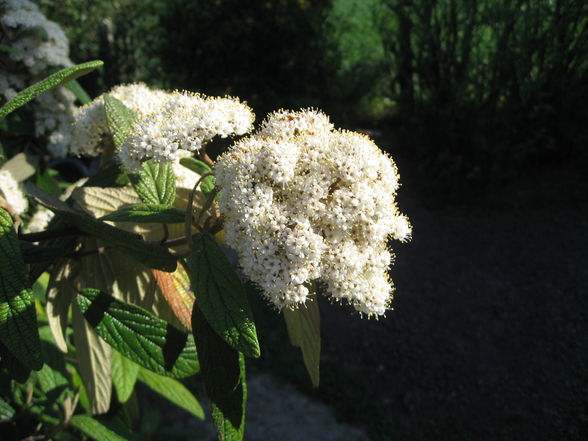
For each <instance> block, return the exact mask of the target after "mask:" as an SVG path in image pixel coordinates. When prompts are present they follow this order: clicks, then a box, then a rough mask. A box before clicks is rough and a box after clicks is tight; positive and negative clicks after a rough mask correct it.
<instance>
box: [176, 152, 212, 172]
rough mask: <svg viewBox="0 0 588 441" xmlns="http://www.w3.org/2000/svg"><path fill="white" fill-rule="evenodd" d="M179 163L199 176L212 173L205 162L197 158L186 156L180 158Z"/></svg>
mask: <svg viewBox="0 0 588 441" xmlns="http://www.w3.org/2000/svg"><path fill="white" fill-rule="evenodd" d="M180 164H182V165H183V166H184V167H186V168H189V169H190V170H192V171H193V172H195V173H196V174H199V175H200V176H202V175H205V174H206V173H212V168H210V166H209V165H208V164H207V163H206V162H203V161H201V160H199V159H196V158H192V157H187V158H182V159H180Z"/></svg>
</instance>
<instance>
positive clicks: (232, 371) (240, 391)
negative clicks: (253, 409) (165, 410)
mask: <svg viewBox="0 0 588 441" xmlns="http://www.w3.org/2000/svg"><path fill="white" fill-rule="evenodd" d="M192 329H193V330H194V340H195V341H196V347H197V348H198V358H199V360H200V367H201V371H202V379H203V381H204V387H205V388H206V393H207V395H208V397H209V398H210V400H211V401H212V412H213V421H214V423H215V426H216V427H217V429H218V435H219V440H221V441H240V440H242V439H243V433H244V429H245V403H246V401H247V387H246V384H245V357H243V354H240V353H239V352H237V351H235V350H234V349H233V348H231V347H230V346H229V345H227V344H226V343H225V341H224V340H222V339H221V338H220V337H219V336H218V334H217V333H216V332H215V331H214V330H213V329H212V327H211V326H210V325H209V324H208V322H207V321H206V318H205V317H204V315H203V314H202V311H201V310H200V308H199V307H198V303H196V304H195V305H194V310H193V312H192Z"/></svg>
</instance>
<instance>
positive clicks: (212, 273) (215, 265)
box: [190, 233, 260, 357]
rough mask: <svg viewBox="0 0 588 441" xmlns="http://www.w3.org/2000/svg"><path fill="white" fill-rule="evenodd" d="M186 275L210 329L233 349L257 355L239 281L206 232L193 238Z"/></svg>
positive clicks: (248, 307) (249, 355)
mask: <svg viewBox="0 0 588 441" xmlns="http://www.w3.org/2000/svg"><path fill="white" fill-rule="evenodd" d="M190 279H191V282H192V290H193V291H194V293H195V294H196V296H197V299H198V300H197V302H198V307H199V308H200V310H201V311H202V313H203V314H204V316H205V317H206V320H207V321H208V323H209V324H210V326H211V327H212V329H214V330H215V332H216V333H217V334H218V335H219V336H220V337H221V338H222V339H223V340H224V341H226V342H227V344H228V345H229V346H231V347H232V348H234V349H235V350H237V351H239V352H243V354H245V355H247V356H248V357H259V355H260V351H259V342H258V341H257V332H256V330H255V323H254V322H253V314H252V312H251V308H250V306H249V302H248V301H247V295H246V293H245V289H244V287H243V284H242V283H241V280H239V277H238V276H237V274H235V271H234V270H233V268H232V267H231V264H230V263H229V261H228V259H227V257H226V256H225V254H224V253H223V251H222V250H221V249H220V248H219V246H218V244H217V243H216V242H215V241H214V239H213V237H212V236H211V235H210V234H209V233H204V234H202V235H200V236H199V237H198V238H196V239H194V243H193V245H192V258H191V261H190Z"/></svg>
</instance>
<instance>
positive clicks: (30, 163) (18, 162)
mask: <svg viewBox="0 0 588 441" xmlns="http://www.w3.org/2000/svg"><path fill="white" fill-rule="evenodd" d="M38 162H39V158H33V157H31V156H27V155H25V154H24V153H19V154H17V155H14V156H13V157H12V158H10V159H9V160H8V161H6V162H5V163H4V164H3V165H2V168H1V169H2V170H8V171H9V172H10V174H11V175H12V177H13V178H14V179H15V180H16V181H17V182H22V181H24V180H25V179H28V178H30V177H31V176H33V175H34V174H35V171H36V166H37V163H38Z"/></svg>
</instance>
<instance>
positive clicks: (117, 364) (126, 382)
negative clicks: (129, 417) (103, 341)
mask: <svg viewBox="0 0 588 441" xmlns="http://www.w3.org/2000/svg"><path fill="white" fill-rule="evenodd" d="M139 369H140V368H139V365H137V364H135V363H133V362H132V361H131V360H129V359H128V358H126V357H124V356H123V355H121V353H120V352H118V351H114V352H113V353H112V382H113V383H114V388H115V389H116V394H117V396H118V401H120V402H121V403H126V402H127V401H128V399H129V398H130V397H131V394H132V393H133V390H134V388H135V382H136V381H137V374H138V373H139Z"/></svg>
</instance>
